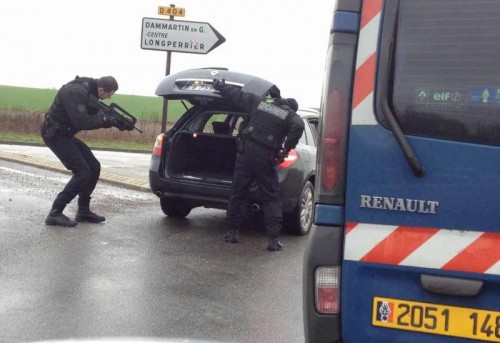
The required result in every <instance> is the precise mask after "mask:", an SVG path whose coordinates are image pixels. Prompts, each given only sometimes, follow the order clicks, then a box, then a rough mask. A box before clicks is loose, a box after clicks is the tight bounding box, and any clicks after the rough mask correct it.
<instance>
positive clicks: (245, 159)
mask: <svg viewBox="0 0 500 343" xmlns="http://www.w3.org/2000/svg"><path fill="white" fill-rule="evenodd" d="M272 157H273V156H272V154H265V155H263V154H262V153H261V152H260V151H251V150H250V149H246V151H245V152H244V153H243V154H238V156H237V158H236V166H235V171H234V180H233V187H232V189H231V195H230V197H229V203H228V207H227V213H226V222H227V224H228V226H229V228H230V229H232V230H238V229H239V228H240V226H241V222H242V220H243V217H244V214H245V205H246V204H247V201H248V200H247V194H248V191H249V189H250V186H251V185H252V183H253V181H254V180H255V181H256V182H257V185H258V187H259V191H260V194H261V199H262V210H263V213H264V223H265V227H266V234H267V236H268V237H269V238H277V237H278V235H279V234H280V231H281V225H282V222H283V212H282V211H283V210H282V205H281V198H280V194H279V181H278V174H277V172H276V167H275V164H274V161H273V158H272Z"/></svg>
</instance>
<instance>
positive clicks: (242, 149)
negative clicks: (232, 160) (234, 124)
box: [236, 138, 279, 158]
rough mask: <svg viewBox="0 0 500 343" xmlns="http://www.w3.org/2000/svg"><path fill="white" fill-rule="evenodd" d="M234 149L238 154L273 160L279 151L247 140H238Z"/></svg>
mask: <svg viewBox="0 0 500 343" xmlns="http://www.w3.org/2000/svg"><path fill="white" fill-rule="evenodd" d="M236 147H237V150H238V152H239V153H240V154H245V153H250V154H254V155H258V156H262V157H264V158H273V157H274V156H275V155H276V154H277V152H278V151H279V149H278V150H276V149H273V148H271V147H269V146H267V145H264V144H262V143H260V142H257V141H254V140H252V139H249V138H244V139H241V138H240V139H239V140H238V141H237V145H236Z"/></svg>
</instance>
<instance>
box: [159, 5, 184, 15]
mask: <svg viewBox="0 0 500 343" xmlns="http://www.w3.org/2000/svg"><path fill="white" fill-rule="evenodd" d="M158 14H161V15H169V16H173V17H184V16H185V15H186V9H185V8H182V7H172V6H170V7H165V6H158Z"/></svg>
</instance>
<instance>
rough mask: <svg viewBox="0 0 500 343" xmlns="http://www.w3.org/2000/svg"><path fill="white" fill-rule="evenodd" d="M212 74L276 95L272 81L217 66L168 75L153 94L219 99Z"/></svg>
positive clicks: (246, 88)
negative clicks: (213, 85) (213, 84)
mask: <svg viewBox="0 0 500 343" xmlns="http://www.w3.org/2000/svg"><path fill="white" fill-rule="evenodd" d="M214 78H221V79H225V81H226V83H227V84H230V85H235V86H237V87H240V88H241V89H242V90H244V91H246V92H252V93H254V94H257V95H259V96H262V97H264V96H265V95H267V94H271V95H275V94H278V95H279V92H280V91H279V89H278V87H276V86H275V85H274V84H273V83H271V82H269V81H267V80H264V79H261V78H259V77H255V76H251V75H247V74H242V73H236V72H231V71H229V70H227V69H220V68H203V69H190V70H185V71H182V72H179V73H176V74H172V75H169V76H167V77H165V79H163V80H162V81H161V82H160V84H159V85H158V87H157V88H156V92H155V93H156V95H158V96H162V97H164V98H166V99H169V100H175V99H186V100H189V101H190V102H191V103H196V102H199V101H217V100H220V99H222V98H221V96H220V94H219V93H218V92H217V91H216V90H214V89H213V87H212V83H213V79H214Z"/></svg>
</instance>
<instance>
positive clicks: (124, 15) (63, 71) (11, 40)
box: [0, 0, 335, 107]
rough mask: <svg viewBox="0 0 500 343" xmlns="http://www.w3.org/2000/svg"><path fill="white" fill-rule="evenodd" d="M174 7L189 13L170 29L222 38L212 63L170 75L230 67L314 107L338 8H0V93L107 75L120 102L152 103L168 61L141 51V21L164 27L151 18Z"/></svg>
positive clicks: (321, 2) (54, 0) (150, 4)
mask: <svg viewBox="0 0 500 343" xmlns="http://www.w3.org/2000/svg"><path fill="white" fill-rule="evenodd" d="M170 4H175V5H176V6H177V7H182V8H185V9H186V15H185V17H176V20H182V21H196V22H207V23H209V24H210V25H212V26H213V27H214V28H215V29H216V30H217V31H218V32H219V33H220V34H222V36H224V37H225V38H226V41H225V42H224V43H223V44H222V45H220V46H218V47H217V48H215V49H214V50H212V51H211V52H209V53H208V54H192V53H178V52H173V53H172V59H171V74H173V73H175V72H178V71H181V70H184V69H190V68H199V67H214V66H216V67H227V68H229V69H230V70H235V71H239V72H243V73H247V74H254V75H257V76H260V77H263V78H265V79H268V80H269V81H271V82H274V83H275V84H277V85H278V87H279V88H280V89H281V93H282V95H283V96H285V97H295V98H296V99H297V100H298V101H299V104H300V106H301V107H308V106H319V102H320V98H321V86H322V81H323V71H324V61H325V56H326V49H327V43H328V33H329V28H330V24H331V18H332V13H333V9H334V5H335V0H312V1H310V2H305V1H298V0H252V1H242V0H179V1H172V2H165V3H162V2H159V1H156V0H155V1H153V0H128V1H124V0H83V1H71V0H1V1H0V42H1V55H0V56H1V57H0V61H1V63H0V85H9V86H23V87H36V88H55V89H58V88H59V87H61V85H62V84H64V83H66V82H67V81H69V80H71V79H73V78H74V76H75V75H80V76H89V77H96V78H97V77H100V76H104V75H113V76H115V77H116V78H117V80H118V83H119V86H120V89H119V90H118V93H119V94H135V95H148V96H155V90H156V86H157V85H158V83H159V82H160V81H161V80H162V79H163V78H164V76H165V72H166V61H167V58H166V56H167V53H166V52H165V51H153V50H145V49H142V48H141V38H142V37H141V27H142V18H144V17H150V18H159V19H169V17H168V16H161V15H158V14H157V13H158V6H170ZM0 96H1V95H0Z"/></svg>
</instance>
